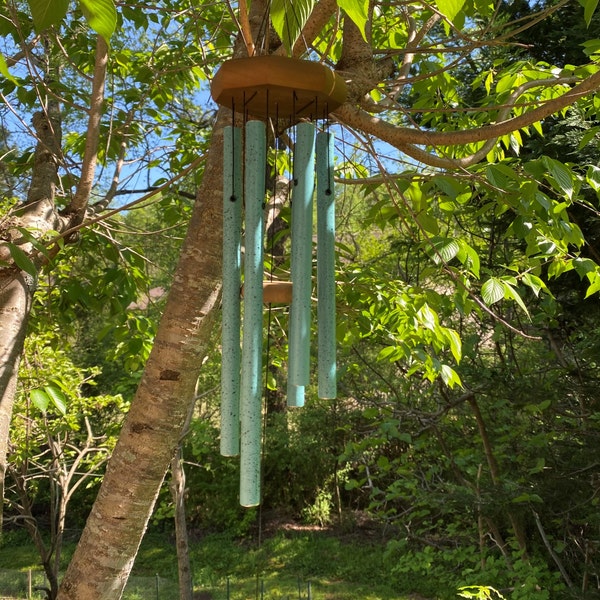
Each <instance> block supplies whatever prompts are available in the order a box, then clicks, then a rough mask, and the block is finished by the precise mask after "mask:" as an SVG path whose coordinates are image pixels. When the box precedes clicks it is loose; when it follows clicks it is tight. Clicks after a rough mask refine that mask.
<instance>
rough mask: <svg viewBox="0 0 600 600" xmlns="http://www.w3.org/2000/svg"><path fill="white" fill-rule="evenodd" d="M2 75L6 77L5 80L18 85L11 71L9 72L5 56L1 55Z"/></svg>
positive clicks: (0, 72) (0, 66)
mask: <svg viewBox="0 0 600 600" xmlns="http://www.w3.org/2000/svg"><path fill="white" fill-rule="evenodd" d="M0 75H2V77H4V78H5V79H9V80H10V81H12V82H13V83H16V81H17V80H16V79H15V78H14V77H13V76H12V75H11V74H10V71H9V70H8V65H7V64H6V60H5V59H4V56H3V55H2V54H0Z"/></svg>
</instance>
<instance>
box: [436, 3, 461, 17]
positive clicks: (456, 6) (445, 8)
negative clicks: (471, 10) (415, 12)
mask: <svg viewBox="0 0 600 600" xmlns="http://www.w3.org/2000/svg"><path fill="white" fill-rule="evenodd" d="M435 4H436V6H437V7H438V10H439V11H440V12H441V13H442V14H443V15H444V16H445V17H446V18H447V19H448V20H449V21H454V19H455V18H456V15H457V14H458V13H459V12H460V11H461V9H462V7H463V6H464V4H465V0H435Z"/></svg>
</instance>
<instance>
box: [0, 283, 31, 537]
mask: <svg viewBox="0 0 600 600" xmlns="http://www.w3.org/2000/svg"><path fill="white" fill-rule="evenodd" d="M32 284H33V282H32V278H31V277H30V276H28V275H27V274H25V273H23V272H19V273H17V274H16V275H15V274H14V272H13V273H10V272H9V273H6V274H4V273H1V272H0V532H1V531H2V518H3V511H2V507H3V505H4V481H5V478H6V457H7V455H8V439H9V430H10V420H11V416H12V411H13V405H14V402H15V392H16V388H17V374H18V371H19V361H20V358H21V354H22V352H23V344H24V342H25V333H26V330H27V317H28V315H29V310H30V308H31V298H32V296H33V289H32V288H33V285H32Z"/></svg>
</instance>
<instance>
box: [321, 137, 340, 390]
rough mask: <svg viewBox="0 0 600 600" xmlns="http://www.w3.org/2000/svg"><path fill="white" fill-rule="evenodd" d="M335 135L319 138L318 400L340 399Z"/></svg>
mask: <svg viewBox="0 0 600 600" xmlns="http://www.w3.org/2000/svg"><path fill="white" fill-rule="evenodd" d="M334 192H335V190H334V183H333V135H332V134H331V133H328V132H320V133H319V134H317V299H318V303H317V331H318V394H319V398H335V397H336V396H337V382H336V379H337V373H336V371H337V364H336V324H335V321H336V315H335V201H334V198H335V194H334Z"/></svg>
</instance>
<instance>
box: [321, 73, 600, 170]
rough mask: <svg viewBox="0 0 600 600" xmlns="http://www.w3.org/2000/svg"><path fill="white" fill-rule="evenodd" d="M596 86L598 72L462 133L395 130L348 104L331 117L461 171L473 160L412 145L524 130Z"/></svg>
mask: <svg viewBox="0 0 600 600" xmlns="http://www.w3.org/2000/svg"><path fill="white" fill-rule="evenodd" d="M545 81H546V80H542V83H543V82H545ZM560 81H561V80H556V79H555V80H549V83H552V84H556V83H557V82H560ZM599 86H600V71H599V72H597V73H594V74H593V75H590V76H589V77H587V78H585V79H584V80H583V81H581V82H580V83H579V84H577V85H575V86H574V87H573V88H571V89H570V90H569V91H568V92H566V93H565V94H563V95H562V96H559V97H558V98H554V99H553V100H549V101H548V102H546V103H545V104H543V105H541V106H538V107H537V108H534V109H533V110H530V111H527V112H525V113H523V114H521V115H518V116H516V117H512V118H507V119H505V120H500V121H498V122H497V123H493V124H490V125H484V126H483V127H478V128H477V129H469V130H464V131H425V130H419V129H411V128H408V127H398V126H395V125H392V124H391V123H388V122H386V121H383V120H382V119H380V118H379V117H375V116H373V115H370V114H369V113H367V112H366V111H364V110H361V109H360V108H357V107H356V106H352V105H351V104H350V103H346V104H344V105H342V106H341V107H340V108H338V109H337V110H335V111H334V113H333V114H334V115H335V116H336V118H337V119H338V120H339V121H340V122H342V123H344V124H345V125H348V126H350V127H353V128H355V129H358V130H361V131H363V132H365V133H368V134H371V135H374V136H375V137H378V138H379V139H380V140H382V141H384V142H387V143H388V144H390V145H391V146H394V147H395V148H398V149H399V150H401V151H402V152H404V153H405V154H408V155H409V156H412V157H413V158H416V159H417V160H421V161H422V162H424V163H426V164H429V165H431V166H440V167H443V168H461V167H464V166H468V165H469V164H473V163H472V162H469V161H472V160H473V159H471V158H470V157H467V159H458V160H449V159H444V158H441V157H437V156H432V155H430V154H428V153H427V152H425V151H424V150H422V149H420V148H417V147H416V145H427V146H435V145H441V146H456V145H461V144H469V143H474V142H481V141H487V140H491V139H494V138H498V137H500V136H502V135H507V134H510V133H512V132H513V131H516V130H518V129H521V128H523V127H527V126H529V125H531V124H533V123H535V122H537V121H541V120H542V119H544V118H545V117H548V116H549V115H551V114H553V113H556V112H558V111H559V110H561V109H563V108H566V107H567V106H570V105H571V104H573V103H575V102H576V101H577V100H579V99H580V98H582V97H583V96H585V95H587V94H589V93H590V92H593V91H595V90H597V89H598V87H599ZM465 162H466V165H465Z"/></svg>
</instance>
